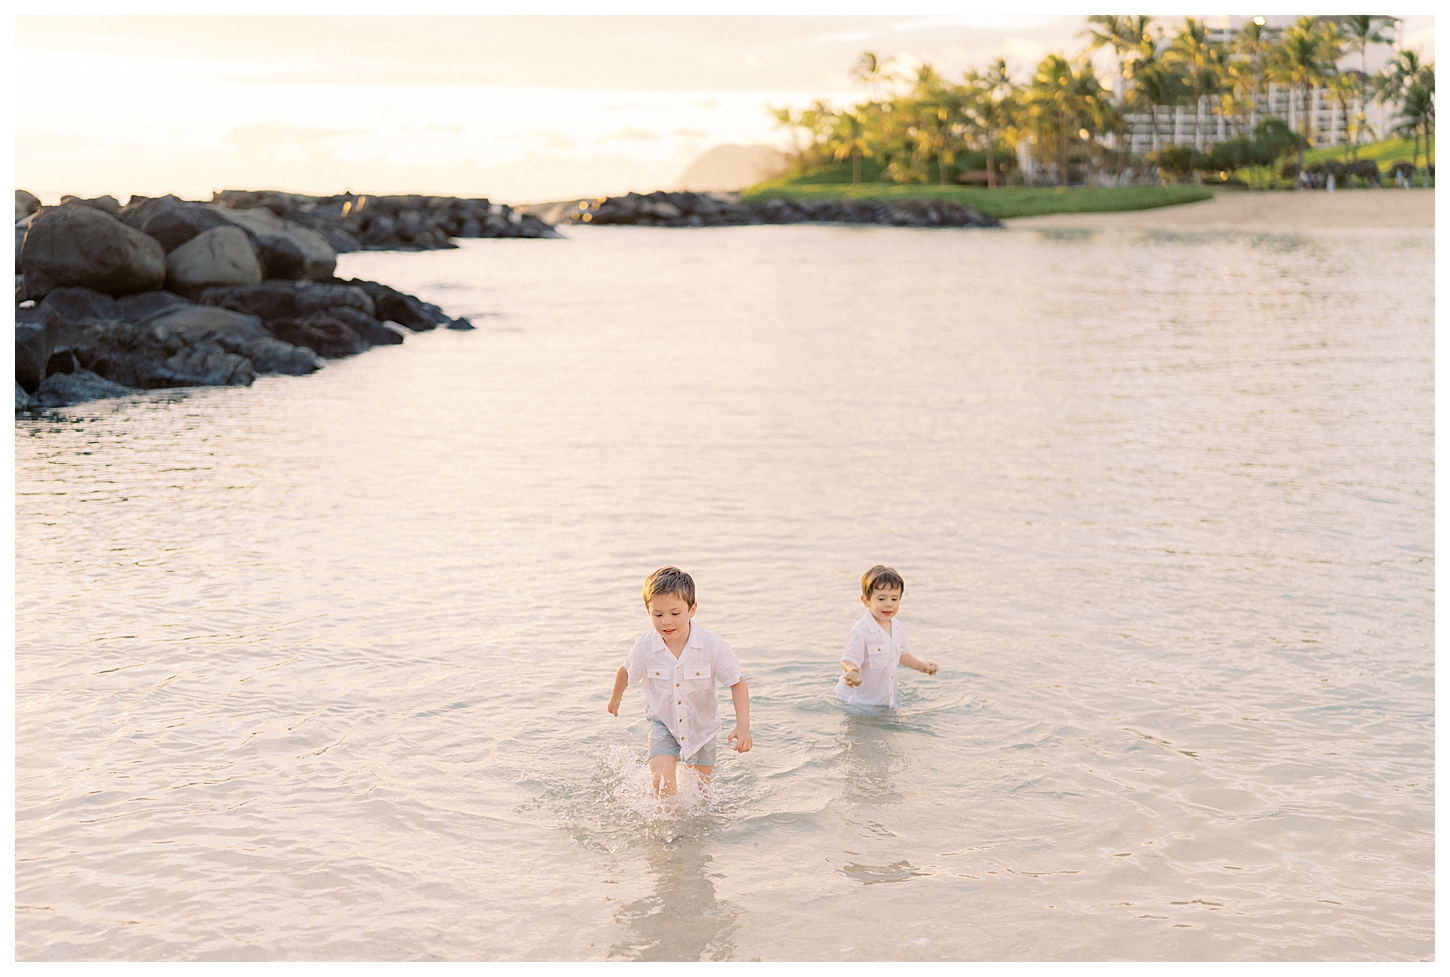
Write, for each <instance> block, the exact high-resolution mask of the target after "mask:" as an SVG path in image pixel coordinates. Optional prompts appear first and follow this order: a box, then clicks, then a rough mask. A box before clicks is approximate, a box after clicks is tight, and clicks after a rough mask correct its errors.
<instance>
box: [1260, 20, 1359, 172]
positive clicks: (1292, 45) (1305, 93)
mask: <svg viewBox="0 0 1450 977" xmlns="http://www.w3.org/2000/svg"><path fill="white" fill-rule="evenodd" d="M1340 50H1341V49H1340V45H1339V39H1338V37H1337V35H1336V33H1335V32H1334V29H1333V28H1332V27H1327V28H1326V25H1325V23H1324V22H1323V21H1321V20H1320V19H1319V18H1317V17H1300V18H1299V19H1298V20H1297V21H1296V22H1295V23H1294V26H1293V27H1291V28H1289V29H1288V30H1286V31H1285V32H1284V35H1283V37H1282V38H1281V40H1280V43H1279V46H1278V47H1277V48H1275V49H1274V51H1273V55H1272V57H1271V58H1270V64H1269V76H1270V77H1271V78H1275V79H1276V80H1278V81H1282V82H1283V83H1284V84H1286V85H1288V86H1289V87H1290V90H1291V91H1293V90H1297V91H1298V92H1299V93H1300V96H1301V100H1302V101H1301V104H1302V106H1303V111H1302V113H1301V114H1300V117H1299V128H1300V135H1301V136H1303V137H1304V141H1303V142H1301V143H1300V144H1299V171H1300V172H1303V170H1304V150H1305V147H1306V146H1307V145H1308V144H1309V142H1310V141H1311V139H1312V135H1311V133H1312V130H1313V126H1312V120H1311V118H1310V108H1309V106H1310V95H1311V93H1312V92H1313V91H1314V89H1315V88H1316V87H1318V86H1319V85H1322V84H1324V83H1325V82H1327V81H1328V80H1329V78H1330V77H1331V76H1332V75H1333V74H1334V73H1335V71H1336V68H1335V65H1336V64H1337V63H1338V61H1339V58H1340Z"/></svg>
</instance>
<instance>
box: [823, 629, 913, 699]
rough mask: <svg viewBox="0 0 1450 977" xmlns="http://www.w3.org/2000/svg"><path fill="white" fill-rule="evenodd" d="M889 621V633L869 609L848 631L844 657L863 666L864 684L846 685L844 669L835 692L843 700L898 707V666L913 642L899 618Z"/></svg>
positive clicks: (849, 662) (845, 659)
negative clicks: (908, 641)
mask: <svg viewBox="0 0 1450 977" xmlns="http://www.w3.org/2000/svg"><path fill="white" fill-rule="evenodd" d="M887 623H888V624H889V625H890V626H891V633H890V634H888V633H887V632H886V631H885V630H884V629H883V628H882V627H881V625H879V624H877V623H876V618H874V617H872V616H871V612H870V611H867V612H866V613H865V614H864V615H863V616H862V618H861V620H859V621H857V622H856V626H855V627H854V628H852V629H851V633H850V634H848V635H846V649H845V651H842V652H841V661H843V662H846V663H847V664H849V665H855V666H856V667H857V668H859V669H861V684H860V685H858V686H856V687H855V688H852V687H851V686H849V685H847V684H846V675H845V673H844V672H842V674H841V679H840V681H839V682H837V683H836V695H838V696H840V697H841V701H842V702H846V703H850V704H851V705H854V706H890V707H891V708H893V709H895V708H896V666H897V665H898V664H900V663H901V656H902V655H905V654H908V653H910V651H911V645H909V644H907V642H906V629H905V628H904V627H902V626H901V622H900V621H896V620H892V621H888V622H887Z"/></svg>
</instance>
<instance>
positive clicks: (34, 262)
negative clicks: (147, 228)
mask: <svg viewBox="0 0 1450 977" xmlns="http://www.w3.org/2000/svg"><path fill="white" fill-rule="evenodd" d="M20 266H21V271H23V272H24V274H25V290H26V294H28V295H29V296H31V297H32V298H37V297H39V296H42V295H46V294H47V293H49V292H51V291H52V290H54V289H57V288H64V287H66V286H67V285H81V286H84V287H86V288H94V289H96V290H97V291H101V292H106V293H108V294H110V295H127V294H130V293H132V292H147V291H151V290H153V289H157V288H160V287H161V285H162V283H163V282H165V280H166V253H165V252H164V251H162V249H161V245H160V244H158V243H157V242H156V240H155V239H153V238H151V237H148V236H147V235H145V234H143V233H141V232H140V231H138V230H135V229H134V228H130V227H127V226H126V225H125V224H122V223H121V222H120V221H119V220H117V219H116V218H114V217H111V216H110V215H108V214H105V213H103V212H101V211H99V210H96V209H95V208H93V207H86V206H82V205H80V204H65V205H63V206H60V207H48V208H46V209H45V210H42V211H41V212H40V214H39V215H38V216H37V217H36V218H35V220H34V221H33V222H32V223H31V225H30V230H29V231H28V232H27V233H26V235H25V246H24V251H23V252H22V253H21V257H20Z"/></svg>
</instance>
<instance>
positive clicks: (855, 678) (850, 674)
mask: <svg viewBox="0 0 1450 977" xmlns="http://www.w3.org/2000/svg"><path fill="white" fill-rule="evenodd" d="M841 668H842V669H843V670H844V671H845V672H846V684H847V685H849V686H851V688H853V689H854V688H855V687H856V686H858V685H860V684H861V667H860V666H859V665H853V664H851V663H850V662H848V661H843V662H841Z"/></svg>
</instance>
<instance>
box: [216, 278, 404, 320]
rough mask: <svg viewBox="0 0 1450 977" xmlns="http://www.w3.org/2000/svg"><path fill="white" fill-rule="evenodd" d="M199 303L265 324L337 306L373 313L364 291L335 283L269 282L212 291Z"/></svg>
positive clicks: (300, 316)
mask: <svg viewBox="0 0 1450 977" xmlns="http://www.w3.org/2000/svg"><path fill="white" fill-rule="evenodd" d="M201 302H202V304H203V305H216V306H220V307H221V308H224V309H231V310H233V311H235V312H245V313H247V314H248V315H254V316H257V317H259V318H261V319H262V320H264V321H267V322H270V321H272V320H274V319H296V318H305V317H306V316H307V315H309V314H310V313H313V312H318V311H324V310H327V309H332V308H335V307H338V306H344V307H347V308H352V309H356V310H358V311H359V312H362V313H364V314H366V315H368V316H374V314H375V312H376V310H375V309H374V307H373V300H372V299H371V298H369V297H368V293H367V292H366V291H364V290H363V289H361V288H357V287H353V286H351V285H348V284H345V283H340V282H336V281H332V282H310V281H298V282H284V281H268V282H263V283H262V284H260V285H254V286H249V287H233V288H211V289H207V291H206V292H204V293H203V294H202V296H201Z"/></svg>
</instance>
